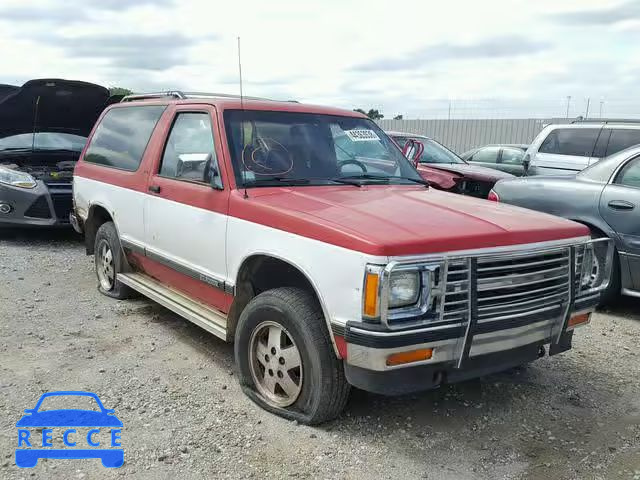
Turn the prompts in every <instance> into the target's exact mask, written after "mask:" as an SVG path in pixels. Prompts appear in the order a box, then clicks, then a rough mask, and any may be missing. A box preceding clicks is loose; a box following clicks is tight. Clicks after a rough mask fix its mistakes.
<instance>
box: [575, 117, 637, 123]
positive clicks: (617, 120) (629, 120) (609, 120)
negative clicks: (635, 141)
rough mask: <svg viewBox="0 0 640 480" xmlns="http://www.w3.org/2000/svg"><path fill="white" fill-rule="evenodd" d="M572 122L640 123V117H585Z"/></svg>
mask: <svg viewBox="0 0 640 480" xmlns="http://www.w3.org/2000/svg"><path fill="white" fill-rule="evenodd" d="M571 123H605V124H606V123H640V119H633V118H583V119H576V120H573V121H572V122H571Z"/></svg>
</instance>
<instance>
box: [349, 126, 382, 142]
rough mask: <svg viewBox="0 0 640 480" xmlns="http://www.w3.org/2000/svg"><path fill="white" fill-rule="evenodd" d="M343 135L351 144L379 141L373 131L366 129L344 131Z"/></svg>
mask: <svg viewBox="0 0 640 480" xmlns="http://www.w3.org/2000/svg"><path fill="white" fill-rule="evenodd" d="M344 133H346V134H347V137H349V138H350V139H351V141H353V142H374V141H380V137H378V135H377V134H376V132H374V131H373V130H368V129H366V128H354V129H353V130H346V131H345V132H344Z"/></svg>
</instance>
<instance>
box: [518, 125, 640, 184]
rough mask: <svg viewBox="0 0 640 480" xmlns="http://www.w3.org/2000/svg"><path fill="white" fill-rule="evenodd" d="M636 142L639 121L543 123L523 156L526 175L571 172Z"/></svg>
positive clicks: (574, 172)
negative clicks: (541, 128) (542, 126)
mask: <svg viewBox="0 0 640 480" xmlns="http://www.w3.org/2000/svg"><path fill="white" fill-rule="evenodd" d="M638 144H640V121H635V122H634V121H633V120H626V121H625V120H593V121H591V120H589V121H586V120H582V121H576V122H574V123H570V124H565V125H547V126H546V127H545V128H544V129H543V130H542V131H541V132H540V133H539V134H538V136H537V137H536V138H535V140H534V141H533V142H532V143H531V145H530V146H529V148H528V149H527V152H526V154H525V158H524V168H525V170H526V171H527V175H574V174H576V173H578V172H579V171H580V170H583V169H585V168H587V167H588V166H589V165H592V164H594V163H595V162H597V161H598V160H600V159H601V158H604V157H607V156H609V155H613V154H614V153H617V152H620V151H622V150H624V149H626V148H629V147H631V146H633V145H638Z"/></svg>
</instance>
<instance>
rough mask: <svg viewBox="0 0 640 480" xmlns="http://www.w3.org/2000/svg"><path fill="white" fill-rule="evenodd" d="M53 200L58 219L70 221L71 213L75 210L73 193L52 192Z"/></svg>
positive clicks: (63, 221)
mask: <svg viewBox="0 0 640 480" xmlns="http://www.w3.org/2000/svg"><path fill="white" fill-rule="evenodd" d="M51 201H52V202H53V210H54V211H55V212H56V217H58V221H59V222H62V223H65V222H69V214H70V213H71V211H72V210H73V196H72V194H71V193H52V194H51Z"/></svg>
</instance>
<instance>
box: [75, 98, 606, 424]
mask: <svg viewBox="0 0 640 480" xmlns="http://www.w3.org/2000/svg"><path fill="white" fill-rule="evenodd" d="M125 100H126V101H124V102H122V103H120V104H118V105H113V106H111V107H109V108H108V109H107V110H106V111H105V112H104V114H103V115H102V116H101V118H100V119H99V120H98V123H97V124H96V127H95V128H94V130H93V133H92V134H91V137H90V140H89V142H88V144H87V146H86V148H85V150H84V152H83V154H82V156H81V159H80V161H79V162H78V164H77V165H76V169H75V173H74V200H75V213H74V217H73V218H75V220H74V225H75V226H76V228H78V229H79V230H81V231H82V230H84V233H85V241H86V247H87V253H88V254H93V255H95V267H96V274H97V277H98V283H99V285H100V287H99V288H100V291H101V292H102V293H103V294H105V295H108V296H110V297H115V298H118V299H124V298H127V296H128V295H129V294H130V292H131V289H133V290H136V291H138V292H140V293H142V294H143V295H145V296H147V297H149V298H151V299H153V300H155V301H157V302H159V303H160V304H162V305H164V306H165V307H167V308H169V309H171V310H173V311H174V312H176V313H178V314H179V315H182V316H183V317H184V318H186V319H188V320H190V321H192V322H194V323H195V324H197V325H199V326H200V327H202V328H204V329H205V330H207V331H208V332H210V333H212V334H214V335H216V336H218V337H220V338H222V339H224V340H227V341H233V342H234V351H235V360H236V364H237V368H238V373H239V374H238V379H239V381H240V384H241V385H242V388H243V390H244V392H245V393H246V394H247V395H248V396H249V397H250V398H251V399H252V400H253V401H255V402H256V403H257V404H258V405H260V406H262V407H263V408H265V409H267V410H268V411H270V412H273V413H276V414H278V415H281V416H283V417H286V418H290V419H295V420H298V421H301V422H304V423H319V422H323V421H326V420H330V419H332V418H334V417H336V416H337V415H339V413H340V412H341V410H342V409H343V407H344V405H345V403H346V401H347V398H348V395H349V386H350V385H354V386H356V387H359V388H361V389H364V390H369V391H373V392H377V393H385V394H402V393H407V392H411V391H416V390H425V389H429V388H437V387H438V386H440V385H441V384H445V383H451V382H458V381H462V380H465V379H469V378H473V377H477V376H480V375H487V374H489V373H491V372H497V371H502V370H505V369H508V368H511V367H513V366H516V365H521V364H523V363H528V362H530V361H533V360H535V359H537V358H539V357H541V356H544V355H546V352H547V347H549V350H548V352H549V354H551V355H555V354H557V353H561V352H564V351H566V350H569V349H570V348H571V342H572V336H573V334H574V329H575V328H576V327H579V326H582V325H585V324H587V323H588V322H589V318H590V317H589V313H590V312H591V311H592V310H593V308H594V307H595V305H596V304H597V302H598V300H599V296H600V291H601V289H602V288H604V287H606V283H607V279H605V278H604V277H599V278H598V279H597V280H596V281H594V282H592V281H590V280H591V279H588V280H589V281H586V282H585V281H582V277H578V272H580V267H581V263H580V261H579V260H577V261H573V259H574V258H575V259H579V258H582V257H584V256H585V255H589V254H590V252H591V251H592V249H593V248H594V244H593V242H591V240H590V239H589V237H588V233H589V229H588V228H586V227H585V226H584V225H579V224H577V223H575V222H570V221H568V220H565V219H563V218H558V217H553V216H551V215H544V214H540V213H538V212H534V211H531V210H526V209H520V208H516V207H511V206H508V205H498V204H494V203H491V202H480V201H478V200H477V199H471V198H467V197H464V196H462V195H449V194H447V193H444V192H439V191H437V190H435V189H433V188H430V187H429V186H428V185H426V183H427V182H425V181H424V180H423V179H422V178H421V177H420V175H418V173H417V172H416V170H415V168H414V166H413V165H412V164H411V163H410V161H409V160H408V159H407V158H406V157H405V156H404V155H403V154H402V153H401V151H400V150H399V149H398V148H397V146H396V144H395V143H394V142H393V141H392V140H391V139H390V138H389V137H388V136H387V135H386V134H385V133H384V132H383V131H382V130H381V129H380V128H379V127H378V126H377V125H376V124H375V123H374V122H373V121H372V120H371V119H369V118H367V117H366V116H365V115H361V114H359V113H357V112H353V111H350V110H341V109H335V108H327V107H319V106H312V105H304V104H300V103H293V102H275V101H269V100H255V99H253V100H252V99H244V100H241V99H238V98H230V97H229V96H228V95H227V96H220V95H216V94H210V95H203V94H191V95H190V94H185V93H182V92H171V93H170V94H164V95H163V94H154V95H147V96H145V95H137V96H133V97H131V98H127V99H125ZM119 132H126V134H125V135H118V133H119ZM363 144H367V145H369V146H368V147H366V148H363V146H362V145H363ZM605 242H609V243H612V242H610V241H608V240H605Z"/></svg>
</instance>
